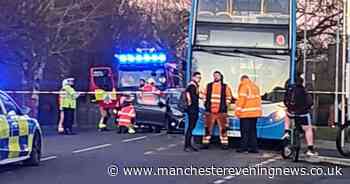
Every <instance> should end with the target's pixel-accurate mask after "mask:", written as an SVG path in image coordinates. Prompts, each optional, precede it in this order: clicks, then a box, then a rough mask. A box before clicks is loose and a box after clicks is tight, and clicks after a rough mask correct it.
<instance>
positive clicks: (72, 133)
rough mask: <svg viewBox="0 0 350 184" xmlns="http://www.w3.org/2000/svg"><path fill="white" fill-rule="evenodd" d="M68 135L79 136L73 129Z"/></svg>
mask: <svg viewBox="0 0 350 184" xmlns="http://www.w3.org/2000/svg"><path fill="white" fill-rule="evenodd" d="M68 135H77V133H75V132H73V130H72V129H68Z"/></svg>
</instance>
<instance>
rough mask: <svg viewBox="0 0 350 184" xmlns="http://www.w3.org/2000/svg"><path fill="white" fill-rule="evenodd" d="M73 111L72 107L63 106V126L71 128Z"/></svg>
mask: <svg viewBox="0 0 350 184" xmlns="http://www.w3.org/2000/svg"><path fill="white" fill-rule="evenodd" d="M74 111H75V109H72V108H63V113H64V119H63V128H64V129H69V130H71V129H72V126H73V123H74Z"/></svg>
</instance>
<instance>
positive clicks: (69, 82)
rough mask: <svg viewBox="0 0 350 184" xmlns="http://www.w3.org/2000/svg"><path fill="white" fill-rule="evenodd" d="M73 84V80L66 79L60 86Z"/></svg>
mask: <svg viewBox="0 0 350 184" xmlns="http://www.w3.org/2000/svg"><path fill="white" fill-rule="evenodd" d="M73 84H74V78H67V79H64V80H63V81H62V86H66V85H69V86H72V85H73Z"/></svg>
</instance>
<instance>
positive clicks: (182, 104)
mask: <svg viewBox="0 0 350 184" xmlns="http://www.w3.org/2000/svg"><path fill="white" fill-rule="evenodd" d="M187 104H188V103H187V94H186V90H184V91H182V92H181V95H180V100H179V103H178V107H179V110H180V111H181V112H185V111H187V109H188V105H187Z"/></svg>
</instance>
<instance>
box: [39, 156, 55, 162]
mask: <svg viewBox="0 0 350 184" xmlns="http://www.w3.org/2000/svg"><path fill="white" fill-rule="evenodd" d="M56 158H57V156H49V157H45V158H41V159H40V161H42V162H43V161H47V160H53V159H56Z"/></svg>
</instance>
